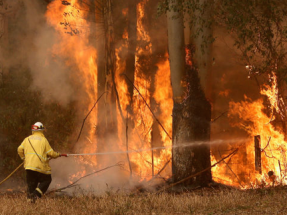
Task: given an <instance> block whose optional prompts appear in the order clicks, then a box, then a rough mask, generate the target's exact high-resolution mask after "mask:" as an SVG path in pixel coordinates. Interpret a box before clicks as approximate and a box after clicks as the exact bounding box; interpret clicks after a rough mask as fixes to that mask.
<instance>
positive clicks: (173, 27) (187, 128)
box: [167, 1, 211, 186]
mask: <svg viewBox="0 0 287 215" xmlns="http://www.w3.org/2000/svg"><path fill="white" fill-rule="evenodd" d="M179 3H180V1H170V5H169V6H170V7H171V10H170V11H168V12H167V19H168V41H169V42H168V44H169V57H170V68H171V83H172V88H173V96H174V99H173V100H174V107H173V135H172V142H173V145H174V146H175V147H174V148H173V153H172V173H173V181H174V182H177V181H180V180H181V179H184V178H186V177H188V176H190V175H192V174H194V173H197V172H199V171H201V170H203V169H205V168H207V167H209V166H210V147H209V145H208V144H206V143H207V142H208V141H209V139H210V118H211V106H210V104H209V103H208V102H207V100H206V98H205V95H204V92H203V90H202V88H201V85H200V80H199V77H198V71H197V69H196V68H195V66H194V64H191V63H190V62H191V60H192V57H194V49H192V50H191V47H189V54H190V57H191V58H190V59H188V60H187V62H188V64H187V63H186V62H185V60H186V59H185V57H186V54H185V47H184V28H183V18H182V14H180V13H179V12H177V11H174V9H173V7H174V6H178V5H176V4H179ZM184 74H185V75H184ZM182 82H184V85H185V88H183V87H182ZM184 95H185V97H184ZM201 141H203V144H198V142H201ZM185 144H188V145H190V146H188V147H183V146H181V145H185ZM209 182H211V171H206V172H204V173H203V174H201V175H199V176H198V177H195V178H192V179H190V180H189V181H186V182H185V185H194V186H197V185H200V186H206V185H207V184H208V183H209Z"/></svg>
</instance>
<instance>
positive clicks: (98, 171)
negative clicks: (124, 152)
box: [46, 162, 123, 195]
mask: <svg viewBox="0 0 287 215" xmlns="http://www.w3.org/2000/svg"><path fill="white" fill-rule="evenodd" d="M117 166H118V167H123V164H122V163H121V162H118V163H116V164H114V165H112V166H108V167H106V168H104V169H100V170H97V171H95V172H92V173H89V174H87V175H85V176H83V177H80V178H79V179H77V180H76V181H74V182H73V183H71V184H69V185H68V186H66V187H62V188H59V189H55V190H52V191H50V192H49V193H47V194H46V195H48V194H50V193H55V192H60V191H62V190H65V189H68V188H72V187H75V186H77V185H76V183H78V182H79V181H80V180H81V179H83V178H86V177H88V176H91V175H94V174H97V173H100V172H103V171H105V170H107V169H110V168H113V167H117Z"/></svg>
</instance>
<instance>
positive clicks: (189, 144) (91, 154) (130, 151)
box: [0, 139, 246, 185]
mask: <svg viewBox="0 0 287 215" xmlns="http://www.w3.org/2000/svg"><path fill="white" fill-rule="evenodd" d="M245 140H246V139H236V140H233V141H229V143H232V142H237V143H238V141H240V142H242V141H245ZM223 142H224V140H214V141H196V142H192V143H186V144H180V145H168V146H159V147H153V148H146V149H140V150H128V151H114V152H97V153H82V154H67V156H68V157H69V156H94V155H109V154H127V153H138V152H144V151H152V150H157V149H167V148H178V147H188V146H191V145H201V144H207V143H208V144H211V143H213V144H216V143H217V144H218V143H223ZM23 164H24V162H22V163H21V164H20V165H19V166H18V167H17V168H16V169H15V170H14V171H13V172H12V173H11V174H10V175H8V176H7V177H6V178H5V179H4V180H2V181H1V182H0V185H1V184H3V183H4V182H5V181H7V180H8V179H9V178H10V177H11V176H12V175H13V174H14V173H15V172H16V171H17V170H18V169H19V168H20V167H21V166H22V165H23Z"/></svg>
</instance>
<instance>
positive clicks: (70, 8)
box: [46, 0, 97, 162]
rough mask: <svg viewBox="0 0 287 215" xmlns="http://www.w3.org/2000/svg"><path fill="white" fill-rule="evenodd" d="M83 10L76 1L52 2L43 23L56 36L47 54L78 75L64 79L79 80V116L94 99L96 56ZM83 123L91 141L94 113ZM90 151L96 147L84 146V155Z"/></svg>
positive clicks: (94, 119) (85, 13) (85, 10)
mask: <svg viewBox="0 0 287 215" xmlns="http://www.w3.org/2000/svg"><path fill="white" fill-rule="evenodd" d="M68 3H70V4H68ZM84 7H85V5H84V4H80V3H79V2H78V1H77V0H71V1H69V2H68V1H67V3H66V4H62V1H53V2H51V3H50V4H49V5H48V8H47V12H46V19H47V22H48V24H50V25H51V26H52V27H53V28H54V29H55V30H56V34H57V43H56V44H55V45H54V46H53V47H52V48H51V50H50V52H51V54H52V55H53V56H54V57H55V58H58V57H60V58H61V59H62V60H64V62H65V64H66V67H68V68H71V70H72V69H73V70H77V71H78V73H77V74H76V75H75V74H72V73H71V74H68V75H69V76H70V77H71V79H73V80H76V81H79V79H80V83H79V84H81V86H82V87H83V91H84V92H85V93H86V95H87V96H86V98H82V100H81V101H80V102H79V103H80V104H79V106H80V107H81V110H83V112H82V113H81V114H83V115H84V114H86V113H87V112H88V111H89V110H90V109H91V108H92V107H93V105H94V102H95V101H96V99H97V64H96V60H97V52H96V49H95V47H93V46H91V45H90V44H89V37H90V31H89V29H90V24H89V23H88V22H87V21H86V18H87V15H88V14H87V11H88V8H84ZM86 7H87V6H86ZM79 8H81V10H80V9H79ZM87 121H88V122H87V125H88V126H90V129H89V134H88V136H87V139H93V131H94V130H93V129H92V126H93V125H94V124H96V122H97V118H96V112H95V111H94V112H92V113H91V115H90V117H89V118H88V120H87ZM91 151H96V144H88V147H85V152H91ZM93 162H95V161H93Z"/></svg>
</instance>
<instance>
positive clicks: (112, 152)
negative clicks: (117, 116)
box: [67, 138, 249, 156]
mask: <svg viewBox="0 0 287 215" xmlns="http://www.w3.org/2000/svg"><path fill="white" fill-rule="evenodd" d="M247 140H249V139H248V138H244V139H232V140H221V139H220V140H213V141H194V142H191V143H181V144H178V145H168V146H158V147H153V148H145V149H139V150H127V151H111V152H96V153H82V154H67V156H95V155H112V154H127V153H139V152H147V151H153V150H159V149H161V150H162V149H172V148H182V147H190V146H198V145H214V144H224V143H229V144H234V143H242V142H246V141H247Z"/></svg>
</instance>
